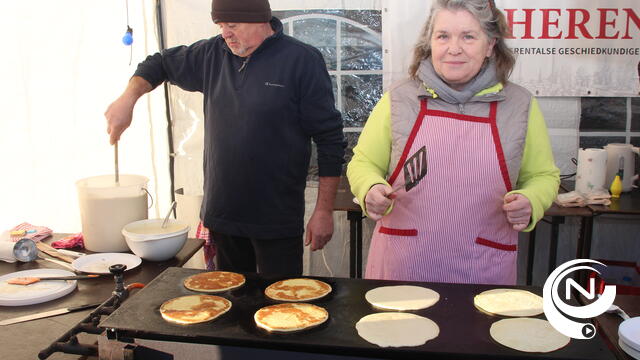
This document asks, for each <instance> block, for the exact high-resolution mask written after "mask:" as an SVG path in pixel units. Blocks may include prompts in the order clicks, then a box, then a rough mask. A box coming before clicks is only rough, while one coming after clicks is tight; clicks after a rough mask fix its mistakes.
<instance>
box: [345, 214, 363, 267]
mask: <svg viewBox="0 0 640 360" xmlns="http://www.w3.org/2000/svg"><path fill="white" fill-rule="evenodd" d="M347 219H348V220H349V242H350V243H349V277H351V278H356V279H360V278H362V213H360V212H359V211H347Z"/></svg>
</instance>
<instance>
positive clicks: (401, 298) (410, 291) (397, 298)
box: [364, 285, 440, 311]
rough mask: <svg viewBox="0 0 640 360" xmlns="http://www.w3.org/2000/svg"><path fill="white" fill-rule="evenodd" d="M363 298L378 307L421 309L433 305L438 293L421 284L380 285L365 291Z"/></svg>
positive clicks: (438, 295)
mask: <svg viewBox="0 0 640 360" xmlns="http://www.w3.org/2000/svg"><path fill="white" fill-rule="evenodd" d="M364 298H365V299H367V301H368V302H369V303H370V304H371V305H373V307H376V308H378V309H385V310H399V311H407V310H421V309H426V308H428V307H431V306H433V305H434V304H435V303H437V302H438V300H440V294H438V293H437V292H435V291H433V290H431V289H429V288H426V287H422V286H412V285H396V286H381V287H377V288H374V289H371V290H369V291H367V293H366V294H365V295H364Z"/></svg>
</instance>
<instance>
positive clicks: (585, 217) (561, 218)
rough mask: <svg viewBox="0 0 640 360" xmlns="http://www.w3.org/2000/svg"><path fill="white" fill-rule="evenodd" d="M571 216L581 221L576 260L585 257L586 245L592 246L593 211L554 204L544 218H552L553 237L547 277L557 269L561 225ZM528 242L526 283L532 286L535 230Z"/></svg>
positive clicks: (550, 239) (551, 238) (550, 244)
mask: <svg viewBox="0 0 640 360" xmlns="http://www.w3.org/2000/svg"><path fill="white" fill-rule="evenodd" d="M569 216H573V217H577V218H578V219H579V221H580V233H579V235H578V243H577V244H578V245H577V248H576V258H582V257H583V254H584V251H585V250H584V244H585V243H588V244H591V232H592V229H593V214H592V212H591V210H590V209H589V208H587V207H561V206H558V205H556V204H555V203H553V204H552V205H551V207H550V208H549V209H547V210H546V211H545V212H544V217H548V218H551V220H550V221H549V223H550V224H551V236H550V238H549V259H548V265H547V275H549V274H551V272H552V271H553V270H554V269H555V268H556V260H557V254H558V237H559V233H560V225H561V224H564V222H565V219H566V218H567V217H569ZM543 220H544V218H543ZM528 241H529V244H528V251H527V273H526V276H525V283H526V284H527V285H531V283H532V280H533V263H534V255H535V246H536V229H535V228H534V229H533V230H532V231H531V232H530V233H529V239H528Z"/></svg>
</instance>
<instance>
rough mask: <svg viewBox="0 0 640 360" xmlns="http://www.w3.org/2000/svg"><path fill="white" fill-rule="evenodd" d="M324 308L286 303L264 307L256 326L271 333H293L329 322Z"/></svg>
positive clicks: (259, 312)
mask: <svg viewBox="0 0 640 360" xmlns="http://www.w3.org/2000/svg"><path fill="white" fill-rule="evenodd" d="M328 318H329V313H328V312H327V310H325V309H324V308H321V307H320V306H316V305H313V304H307V303H285V304H277V305H271V306H266V307H263V308H262V309H260V310H258V311H256V313H255V314H254V315H253V319H254V320H255V322H256V325H258V326H259V327H261V328H263V329H266V330H267V331H271V332H291V331H299V330H304V329H308V328H311V327H314V326H318V325H320V324H322V323H323V322H325V321H327V319H328Z"/></svg>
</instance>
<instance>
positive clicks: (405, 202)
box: [365, 99, 518, 285]
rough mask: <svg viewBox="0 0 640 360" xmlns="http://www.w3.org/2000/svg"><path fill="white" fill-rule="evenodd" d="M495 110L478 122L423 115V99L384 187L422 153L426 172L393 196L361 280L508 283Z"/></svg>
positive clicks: (505, 185) (513, 237)
mask: <svg viewBox="0 0 640 360" xmlns="http://www.w3.org/2000/svg"><path fill="white" fill-rule="evenodd" d="M497 106H498V105H497V102H493V103H491V104H490V105H489V108H490V111H489V116H488V117H477V116H469V115H461V114H457V113H450V112H445V111H439V110H430V109H428V107H427V101H426V99H422V101H421V109H420V114H419V115H418V118H417V120H416V122H415V124H414V126H413V129H412V130H411V134H410V136H409V138H408V140H407V144H406V145H405V148H404V151H403V153H402V156H401V157H400V161H399V162H398V165H397V166H396V168H395V170H394V171H393V173H392V175H391V177H390V178H389V183H390V184H391V186H392V187H394V188H396V187H398V186H400V185H402V184H405V175H411V176H413V175H415V174H413V173H414V172H415V171H416V168H415V166H410V165H407V166H405V163H406V162H407V159H409V162H407V163H410V162H411V159H412V158H414V159H415V158H416V156H418V157H419V156H422V155H426V166H427V173H426V176H424V178H422V180H420V181H419V182H418V183H417V184H416V185H415V186H414V187H410V188H409V190H408V191H406V189H407V186H405V187H403V188H402V189H401V190H399V191H397V192H396V195H397V197H396V198H395V200H394V207H393V211H392V212H391V213H390V214H388V215H386V216H384V217H383V218H382V219H381V220H379V221H378V223H377V224H376V227H375V229H374V233H373V237H372V239H371V246H370V248H369V257H368V260H367V269H366V273H365V277H366V278H370V279H390V280H412V281H430V282H450V283H478V284H481V283H484V284H505V285H510V284H515V282H516V257H517V256H516V255H517V251H516V250H517V241H518V232H517V231H515V230H513V228H512V226H511V224H509V222H508V221H507V218H506V215H505V214H504V212H503V210H502V204H503V198H504V196H505V194H506V193H507V192H508V191H510V190H511V181H510V180H509V174H508V171H507V167H506V163H505V159H504V154H503V152H502V146H501V143H500V138H499V134H498V128H497V127H496V111H497ZM423 148H424V149H423ZM421 152H422V154H420V153H421Z"/></svg>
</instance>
